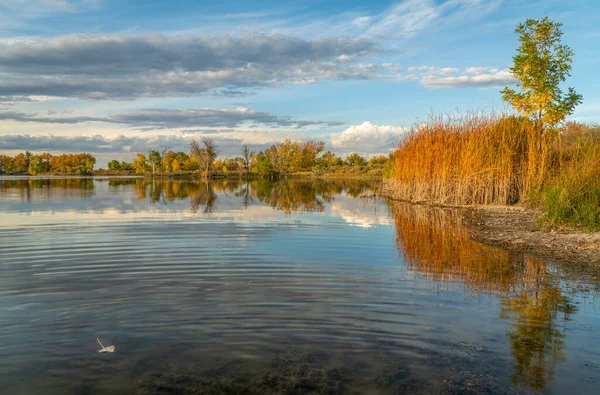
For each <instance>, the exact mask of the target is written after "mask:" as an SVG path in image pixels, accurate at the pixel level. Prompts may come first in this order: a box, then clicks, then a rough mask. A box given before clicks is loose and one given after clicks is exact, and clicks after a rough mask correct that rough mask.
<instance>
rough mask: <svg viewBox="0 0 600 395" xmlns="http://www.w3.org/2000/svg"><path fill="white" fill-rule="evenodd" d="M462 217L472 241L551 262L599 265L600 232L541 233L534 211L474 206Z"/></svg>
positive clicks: (568, 230)
mask: <svg viewBox="0 0 600 395" xmlns="http://www.w3.org/2000/svg"><path fill="white" fill-rule="evenodd" d="M465 217H466V219H467V223H469V225H470V226H471V229H470V233H471V238H472V239H473V240H475V241H478V242H481V243H485V244H489V245H493V246H497V247H501V248H504V249H506V250H511V251H518V252H523V253H529V254H533V255H538V256H542V257H547V258H551V259H558V260H563V261H569V262H585V263H600V232H595V233H586V232H581V231H577V230H573V229H554V230H545V229H543V228H542V226H541V222H540V221H539V213H538V212H536V211H534V210H529V209H524V208H520V207H486V206H484V207H474V208H469V209H467V211H466V214H465Z"/></svg>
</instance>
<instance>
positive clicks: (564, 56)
mask: <svg viewBox="0 0 600 395" xmlns="http://www.w3.org/2000/svg"><path fill="white" fill-rule="evenodd" d="M561 27H562V24H561V23H556V22H552V21H551V20H550V19H549V18H548V17H545V18H543V19H541V20H535V19H528V20H527V21H525V23H521V24H519V26H517V28H516V29H515V32H516V33H518V34H519V41H520V43H521V46H520V47H519V48H518V50H517V55H515V57H514V58H513V66H512V67H511V68H510V71H511V72H512V73H513V75H514V77H515V78H516V79H517V87H518V88H520V91H519V92H517V91H515V90H514V89H510V88H509V87H505V88H504V89H503V90H502V98H503V99H504V100H505V101H506V102H508V103H510V104H511V105H512V106H513V107H514V108H515V109H516V110H517V111H518V112H519V113H521V114H523V115H525V116H527V117H529V118H531V119H532V120H533V121H534V122H536V123H537V125H538V127H539V130H540V133H543V132H544V130H545V129H546V128H551V127H553V126H555V125H557V124H559V123H561V122H562V121H563V120H564V119H565V118H566V117H567V116H568V115H570V114H572V113H573V111H574V109H575V107H576V106H577V105H578V104H579V103H581V101H582V96H581V95H580V94H578V93H577V92H575V89H573V88H571V87H569V88H568V91H567V92H566V93H565V92H563V91H562V89H561V87H560V84H561V83H562V82H564V81H565V80H566V77H567V76H570V75H571V74H570V73H571V63H572V62H573V60H572V58H573V55H574V52H573V50H572V49H571V48H570V47H569V46H567V45H564V44H561V37H562V35H563V32H562V30H561Z"/></svg>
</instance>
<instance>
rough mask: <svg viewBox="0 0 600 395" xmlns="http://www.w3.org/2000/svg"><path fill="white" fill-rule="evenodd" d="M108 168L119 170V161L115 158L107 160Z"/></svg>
mask: <svg viewBox="0 0 600 395" xmlns="http://www.w3.org/2000/svg"><path fill="white" fill-rule="evenodd" d="M108 170H121V163H120V162H119V161H118V160H116V159H113V160H111V161H110V162H108Z"/></svg>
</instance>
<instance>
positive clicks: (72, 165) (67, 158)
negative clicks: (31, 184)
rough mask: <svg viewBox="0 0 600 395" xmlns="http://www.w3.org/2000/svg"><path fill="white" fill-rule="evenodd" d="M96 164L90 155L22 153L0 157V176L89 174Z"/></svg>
mask: <svg viewBox="0 0 600 395" xmlns="http://www.w3.org/2000/svg"><path fill="white" fill-rule="evenodd" d="M95 164H96V158H94V157H93V156H92V155H90V154H86V153H83V154H61V155H52V154H49V153H47V152H44V153H43V154H41V155H34V154H32V153H31V152H29V151H27V152H22V153H20V154H18V155H16V156H7V155H0V174H30V175H33V176H35V175H37V174H43V173H60V174H81V175H87V174H91V173H92V171H93V170H94V165H95Z"/></svg>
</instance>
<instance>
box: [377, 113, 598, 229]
mask: <svg viewBox="0 0 600 395" xmlns="http://www.w3.org/2000/svg"><path fill="white" fill-rule="evenodd" d="M576 126H577V125H574V124H569V125H567V126H566V127H565V128H564V129H563V130H561V131H546V132H545V133H542V132H541V131H540V129H539V128H538V127H536V125H535V124H534V123H532V122H531V121H529V120H527V119H525V118H522V117H517V116H511V115H505V114H492V115H480V114H468V115H466V116H461V117H448V116H439V117H431V119H430V120H429V122H427V123H426V124H424V125H419V126H418V127H415V128H414V129H413V131H412V132H411V133H410V134H409V135H408V136H407V137H406V138H405V139H404V140H402V141H401V142H400V143H399V145H398V147H397V149H396V151H395V153H394V155H393V162H392V165H391V166H392V175H391V178H390V180H389V182H388V183H387V185H388V189H389V193H390V194H391V195H393V196H394V197H396V198H398V199H401V200H406V201H412V202H430V203H437V204H443V205H512V204H516V203H519V202H531V203H537V204H540V205H543V206H544V207H545V208H546V215H547V218H548V220H549V221H550V222H551V223H552V224H561V223H566V224H570V225H581V226H584V227H586V228H588V229H595V228H597V227H598V226H600V216H599V215H600V211H599V210H600V206H599V205H598V203H599V198H600V196H599V194H600V190H599V187H600V172H599V166H600V148H599V146H600V145H599V144H600V142H599V141H600V137H598V136H600V133H595V132H594V133H592V132H593V131H594V130H595V129H593V128H587V129H586V128H583V127H581V125H579V126H577V127H576ZM559 132H560V133H559Z"/></svg>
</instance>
